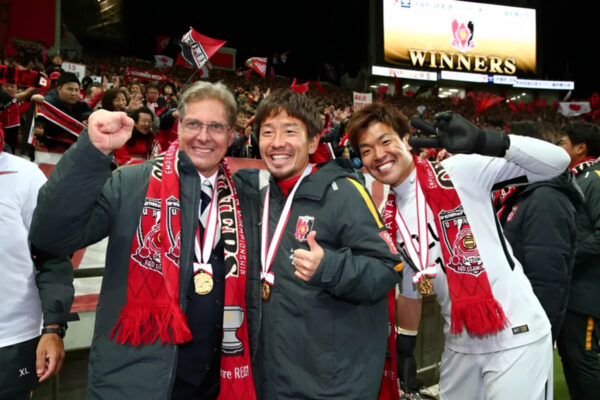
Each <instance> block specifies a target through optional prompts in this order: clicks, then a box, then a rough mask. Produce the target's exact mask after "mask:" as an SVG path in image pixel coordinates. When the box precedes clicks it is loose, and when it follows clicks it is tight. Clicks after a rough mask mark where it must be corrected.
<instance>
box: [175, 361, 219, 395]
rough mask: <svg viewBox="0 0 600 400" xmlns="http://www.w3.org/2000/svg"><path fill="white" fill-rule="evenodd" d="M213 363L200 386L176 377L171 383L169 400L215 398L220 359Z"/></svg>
mask: <svg viewBox="0 0 600 400" xmlns="http://www.w3.org/2000/svg"><path fill="white" fill-rule="evenodd" d="M216 358H217V362H215V363H213V365H212V367H211V368H210V370H209V371H208V372H207V373H206V375H205V376H204V379H203V380H202V383H200V386H195V385H192V384H191V383H189V382H187V381H184V380H183V379H181V378H179V377H177V378H175V384H174V385H173V392H172V394H171V400H215V399H216V398H217V396H218V395H219V389H220V385H219V382H220V379H221V377H220V371H221V360H220V359H219V357H216Z"/></svg>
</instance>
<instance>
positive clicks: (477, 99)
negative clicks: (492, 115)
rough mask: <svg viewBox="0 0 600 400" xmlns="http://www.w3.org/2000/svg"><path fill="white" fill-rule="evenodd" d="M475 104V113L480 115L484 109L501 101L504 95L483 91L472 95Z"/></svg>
mask: <svg viewBox="0 0 600 400" xmlns="http://www.w3.org/2000/svg"><path fill="white" fill-rule="evenodd" d="M472 99H473V104H475V114H477V115H479V114H481V113H482V112H483V111H484V110H486V109H488V108H490V107H491V106H493V105H494V104H498V103H500V102H501V101H502V100H504V97H501V96H498V95H496V94H493V93H481V92H479V94H477V95H473V96H472Z"/></svg>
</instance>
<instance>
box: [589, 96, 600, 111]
mask: <svg viewBox="0 0 600 400" xmlns="http://www.w3.org/2000/svg"><path fill="white" fill-rule="evenodd" d="M588 101H589V102H590V107H592V110H596V109H598V108H600V95H599V94H598V92H594V93H592V95H591V96H590V98H589V99H588Z"/></svg>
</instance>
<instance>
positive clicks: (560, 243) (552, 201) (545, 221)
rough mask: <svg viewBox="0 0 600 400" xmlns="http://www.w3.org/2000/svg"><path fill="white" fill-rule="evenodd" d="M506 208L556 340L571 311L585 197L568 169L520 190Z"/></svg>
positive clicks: (508, 227) (507, 225)
mask: <svg viewBox="0 0 600 400" xmlns="http://www.w3.org/2000/svg"><path fill="white" fill-rule="evenodd" d="M503 204H504V209H503V211H502V214H501V215H500V216H499V217H500V222H501V224H502V228H503V229H504V234H505V236H506V238H507V239H508V241H509V243H510V245H511V247H512V249H513V253H514V255H515V257H516V258H517V259H518V260H519V262H520V263H521V265H523V270H524V271H525V275H527V278H529V281H530V282H531V286H532V287H533V291H534V293H535V295H536V296H537V298H538V300H539V301H540V303H541V304H542V307H543V308H544V310H545V311H546V315H547V316H548V319H549V320H550V323H551V324H552V337H553V338H556V337H557V335H558V332H559V330H560V325H561V323H562V320H563V317H564V313H565V310H566V307H567V301H568V294H569V287H570V282H571V275H572V271H573V262H574V259H575V247H576V241H577V228H576V218H577V209H578V208H579V207H580V206H582V204H583V195H582V193H581V190H579V188H578V187H577V184H576V183H575V182H574V179H573V175H572V173H571V171H570V170H566V171H565V172H564V173H563V174H561V175H559V176H557V177H556V178H554V179H551V180H548V181H543V182H537V183H534V184H532V185H528V186H523V187H519V188H517V190H516V192H514V193H512V194H511V195H509V196H508V197H507V198H506V199H505V200H504V203H503Z"/></svg>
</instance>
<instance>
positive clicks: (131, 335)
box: [110, 142, 256, 400]
mask: <svg viewBox="0 0 600 400" xmlns="http://www.w3.org/2000/svg"><path fill="white" fill-rule="evenodd" d="M178 150H179V144H178V142H173V143H172V144H171V146H170V147H169V149H168V150H167V152H166V153H165V154H164V155H161V156H159V158H157V163H156V164H155V166H154V167H153V168H152V172H151V175H150V183H149V184H148V190H147V193H146V199H145V200H144V208H143V211H142V215H141V217H140V223H139V225H138V229H137V231H136V235H135V238H134V240H133V243H132V246H131V257H130V260H129V272H128V278H127V281H128V282H127V303H126V304H125V306H124V307H123V308H122V309H121V313H120V316H119V319H118V321H117V323H116V325H115V327H114V328H113V331H112V333H111V335H110V337H111V339H113V338H114V339H115V340H116V341H117V342H119V343H122V344H125V343H127V344H130V345H132V346H139V345H142V344H149V343H154V342H155V341H156V340H158V339H159V337H160V340H161V341H162V343H170V344H180V343H185V342H187V341H189V340H191V339H192V335H191V332H190V330H189V327H188V325H187V317H186V315H185V314H184V313H183V312H182V311H181V307H180V305H179V285H180V282H179V275H180V273H179V270H180V266H179V262H180V259H179V256H180V246H181V221H180V187H179V172H178V161H179V156H178V154H179V153H178ZM216 190H217V198H218V205H219V219H220V221H221V236H222V238H223V246H224V256H225V257H224V261H225V270H226V271H229V272H228V273H227V275H226V277H225V307H224V317H223V318H224V321H229V320H231V319H232V318H233V319H236V318H241V319H242V322H241V325H240V326H239V327H237V329H236V330H235V336H236V337H237V339H239V341H240V342H241V343H242V349H241V350H239V351H233V352H232V351H227V352H226V351H225V349H224V351H223V352H222V353H221V374H220V375H221V391H220V393H219V397H218V398H219V399H220V400H221V399H223V400H225V399H226V400H234V399H251V400H253V399H255V398H256V395H255V390H254V383H253V380H252V371H251V366H250V349H249V347H248V346H249V340H248V327H247V323H246V302H245V298H246V276H247V259H248V258H247V250H246V241H245V236H244V230H243V226H242V217H241V212H240V206H239V201H238V197H237V193H236V191H235V188H234V186H233V181H232V178H231V172H230V171H229V167H228V165H227V162H226V161H225V160H223V162H222V163H221V167H220V169H219V173H218V175H217V183H216ZM184 240H187V239H186V238H184ZM234 314H235V315H234Z"/></svg>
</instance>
